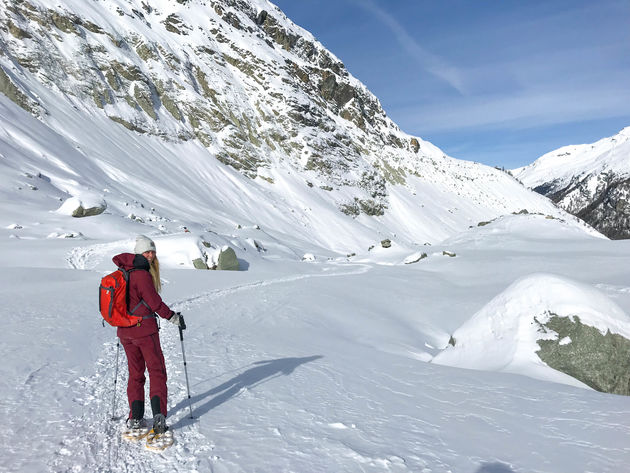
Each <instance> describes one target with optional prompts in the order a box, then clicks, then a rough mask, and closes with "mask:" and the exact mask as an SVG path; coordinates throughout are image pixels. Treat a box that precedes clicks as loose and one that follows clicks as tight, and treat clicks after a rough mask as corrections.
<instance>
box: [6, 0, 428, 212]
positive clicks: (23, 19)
mask: <svg viewBox="0 0 630 473" xmlns="http://www.w3.org/2000/svg"><path fill="white" fill-rule="evenodd" d="M1 3H2V6H3V8H2V13H0V28H1V29H2V31H3V34H2V43H1V49H0V54H1V55H2V56H3V58H4V60H3V62H2V68H0V90H1V91H2V92H3V93H4V94H5V95H7V96H8V97H9V98H11V99H12V100H13V101H14V102H15V103H17V104H18V105H19V106H20V107H22V108H24V109H26V110H28V111H29V112H31V113H33V114H35V115H39V116H41V115H43V114H45V113H46V107H45V104H42V103H40V102H39V101H38V99H37V97H35V96H33V95H32V94H30V93H29V90H28V88H27V87H25V86H24V83H23V81H22V80H21V79H22V78H23V76H24V75H26V74H30V75H31V76H33V77H35V78H36V79H37V80H38V81H39V82H41V83H42V84H44V85H46V86H47V87H49V88H51V89H55V90H56V91H58V93H60V94H63V95H64V96H66V98H67V99H68V100H69V101H71V102H73V104H75V106H77V107H81V108H85V109H88V110H92V109H94V108H96V109H98V110H99V111H100V113H103V114H106V115H107V116H108V117H109V118H110V119H111V120H113V121H114V122H116V123H118V124H120V126H124V127H126V128H128V129H129V130H133V131H134V132H137V133H143V134H148V135H155V136H159V137H160V138H161V139H163V140H172V141H185V140H199V141H200V142H202V143H203V144H204V145H205V146H206V147H207V148H208V149H210V150H212V151H214V153H215V156H216V158H217V159H219V160H220V161H222V162H224V163H225V164H228V165H230V166H232V167H234V168H235V169H238V170H239V171H241V172H242V173H244V174H246V175H247V176H249V177H252V178H255V177H256V176H263V177H264V175H265V172H264V169H265V168H268V167H269V166H271V165H272V164H271V163H272V162H273V160H274V158H275V159H288V160H290V161H291V163H292V164H293V165H294V166H296V167H297V168H299V169H304V170H315V171H316V172H317V174H318V175H320V177H321V179H322V183H321V185H322V186H331V185H346V186H354V187H356V188H358V189H362V190H363V191H364V192H360V193H359V194H360V195H357V196H356V197H357V200H356V201H355V200H351V201H349V202H348V203H347V206H346V207H343V208H346V209H347V210H348V211H350V212H365V213H369V214H377V215H378V214H382V212H383V209H384V207H385V206H386V202H385V190H384V188H385V182H386V181H387V180H400V179H401V178H402V175H404V173H405V172H410V171H411V172H414V171H415V169H414V166H413V163H414V161H417V158H419V157H426V156H428V154H427V153H426V152H423V150H422V149H421V148H422V145H423V144H424V143H423V142H422V140H420V139H418V138H413V137H408V136H406V135H404V134H403V133H401V132H400V130H399V129H398V127H397V126H396V125H395V124H394V123H392V122H391V120H389V119H388V118H387V116H386V115H385V113H384V112H383V110H382V108H381V106H380V104H379V102H378V100H377V99H376V98H375V97H374V96H373V95H372V94H371V93H369V91H367V90H366V89H365V87H364V86H363V85H362V84H361V83H359V82H358V81H357V80H356V79H354V78H353V77H352V76H351V75H350V74H349V73H348V72H347V71H346V69H345V67H344V65H343V64H342V63H341V62H340V61H339V60H338V59H337V58H335V57H334V56H333V55H332V54H331V53H329V52H328V51H327V50H325V49H324V48H323V47H322V46H321V45H320V44H319V43H318V42H317V41H315V39H314V38H312V37H311V36H310V34H308V33H307V32H305V31H303V30H301V29H299V28H298V27H296V26H295V25H293V24H291V23H290V22H289V21H288V20H287V19H286V17H284V15H283V14H282V13H281V12H280V11H279V10H278V9H277V8H276V7H274V6H273V5H271V4H269V3H267V2H262V1H261V2H248V1H242V0H220V1H219V0H217V1H203V2H202V1H193V0H189V1H185V0H177V1H175V0H173V1H171V2H161V3H159V6H157V7H156V6H153V4H152V2H144V1H139V0H138V1H122V0H121V1H114V0H111V1H102V2H73V1H66V2H62V3H61V4H59V3H55V4H54V6H49V2H45V1H40V0H17V1H16V0H2V2H1ZM50 5H53V4H50ZM91 113H93V111H91ZM425 146H426V144H425ZM427 148H430V149H431V151H432V152H434V151H435V150H434V149H433V147H430V146H427ZM366 158H368V159H366ZM401 161H405V162H404V163H402V162H401ZM403 164H404V165H403Z"/></svg>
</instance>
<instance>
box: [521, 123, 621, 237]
mask: <svg viewBox="0 0 630 473" xmlns="http://www.w3.org/2000/svg"><path fill="white" fill-rule="evenodd" d="M514 175H515V176H516V177H517V178H518V179H520V180H522V181H523V183H524V184H525V185H527V186H528V187H531V188H532V189H533V190H535V191H536V192H539V193H540V194H543V195H546V196H547V197H549V198H550V199H551V200H552V201H554V202H556V203H557V204H558V205H559V206H561V207H562V208H563V209H565V210H567V211H568V212H570V213H572V214H574V215H576V216H577V217H579V218H581V219H582V220H584V221H585V222H587V223H589V224H590V225H591V226H593V227H595V228H596V229H597V230H599V231H600V232H601V233H603V234H605V235H606V236H608V237H609V238H613V239H623V238H630V128H625V129H624V130H622V131H621V132H620V133H618V134H617V135H615V136H613V137H610V138H605V139H602V140H600V141H598V142H597V143H593V144H588V145H577V146H566V147H563V148H560V149H558V150H556V151H552V152H550V153H547V154H546V155H544V156H542V157H541V158H539V159H538V160H537V161H535V162H534V163H532V164H531V165H529V166H526V167H524V168H520V169H517V170H515V171H514Z"/></svg>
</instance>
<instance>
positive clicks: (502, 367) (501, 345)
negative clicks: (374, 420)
mask: <svg viewBox="0 0 630 473" xmlns="http://www.w3.org/2000/svg"><path fill="white" fill-rule="evenodd" d="M552 315H557V316H560V317H569V318H571V319H574V320H575V317H579V320H580V321H581V322H582V323H584V324H586V325H590V326H592V327H595V328H598V329H599V330H600V331H601V332H602V335H604V334H605V333H606V332H607V331H608V330H610V331H611V332H612V333H616V334H619V335H622V336H623V337H625V338H630V317H629V316H628V315H627V314H626V313H625V312H624V311H623V310H622V309H621V308H620V307H619V306H618V305H617V304H615V303H614V302H613V301H612V300H610V299H609V298H608V296H606V295H605V294H603V293H602V292H600V291H599V290H597V289H595V288H593V287H591V286H588V285H585V284H579V283H576V282H574V281H572V280H571V279H568V278H565V277H559V276H555V275H551V274H531V275H528V276H526V277H524V278H522V279H519V280H518V281H516V282H514V283H513V284H512V285H510V287H508V288H507V289H506V290H505V291H503V292H502V293H500V294H499V295H497V296H496V297H495V298H494V299H492V300H491V301H490V302H489V303H488V304H487V305H485V306H484V307H483V308H482V309H481V310H480V311H479V312H477V313H476V314H475V315H473V316H472V317H471V318H470V319H469V320H467V321H466V322H465V323H464V324H463V325H462V326H461V327H460V328H458V329H457V330H456V331H455V332H454V333H453V338H454V339H455V346H454V347H449V348H447V349H446V350H444V351H443V352H442V353H440V354H438V355H437V356H436V357H435V358H434V359H433V360H432V361H433V362H434V363H438V364H443V365H448V366H458V367H461V368H472V369H480V370H485V371H504V372H511V373H520V374H527V375H529V376H533V377H536V378H539V379H545V380H549V381H557V382H565V383H567V384H575V385H576V386H583V384H582V383H580V382H578V381H577V380H574V379H573V378H571V377H569V376H567V375H564V374H562V373H559V372H558V371H556V370H554V369H552V368H550V367H548V366H547V365H545V364H544V363H543V362H542V361H541V360H540V358H538V356H537V355H536V352H537V351H538V349H539V348H538V344H537V340H540V339H550V338H551V339H556V338H557V334H556V335H554V334H548V333H547V334H546V333H544V332H543V330H542V329H541V327H540V324H545V323H546V322H548V321H549V319H550V317H551V316H552ZM561 343H562V344H567V343H570V339H569V340H567V339H563V341H562V342H561Z"/></svg>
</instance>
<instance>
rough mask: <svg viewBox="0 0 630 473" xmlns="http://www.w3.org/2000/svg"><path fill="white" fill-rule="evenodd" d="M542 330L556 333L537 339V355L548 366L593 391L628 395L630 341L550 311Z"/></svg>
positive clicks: (629, 383)
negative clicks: (554, 336)
mask: <svg viewBox="0 0 630 473" xmlns="http://www.w3.org/2000/svg"><path fill="white" fill-rule="evenodd" d="M541 329H542V330H545V331H547V330H551V331H553V332H555V333H557V334H558V337H557V339H555V340H542V339H541V340H538V345H539V346H540V350H539V351H538V352H537V354H538V356H539V357H540V359H541V360H542V361H544V362H545V363H546V364H547V365H549V366H550V367H552V368H554V369H556V370H558V371H561V372H563V373H566V374H568V375H569V376H573V377H574V378H576V379H578V380H580V381H582V382H583V383H584V384H586V385H588V386H590V387H592V388H593V389H596V390H597V391H601V392H606V393H612V394H623V395H626V396H627V395H630V374H629V373H630V340H628V339H626V338H625V337H622V336H621V335H618V334H614V333H611V332H610V331H607V332H606V333H605V334H602V333H601V332H600V331H599V330H598V329H596V328H594V327H591V326H589V325H585V324H582V322H581V321H580V318H579V317H577V316H574V317H559V316H558V315H556V314H552V316H551V318H550V319H549V321H548V322H547V323H545V324H544V325H542V324H541Z"/></svg>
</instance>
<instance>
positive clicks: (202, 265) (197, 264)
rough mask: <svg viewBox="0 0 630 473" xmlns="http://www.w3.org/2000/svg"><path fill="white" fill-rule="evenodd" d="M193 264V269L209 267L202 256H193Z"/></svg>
mask: <svg viewBox="0 0 630 473" xmlns="http://www.w3.org/2000/svg"><path fill="white" fill-rule="evenodd" d="M192 264H193V266H194V267H195V269H209V268H208V265H207V264H206V262H205V261H204V260H203V258H195V259H194V260H193V261H192Z"/></svg>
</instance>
